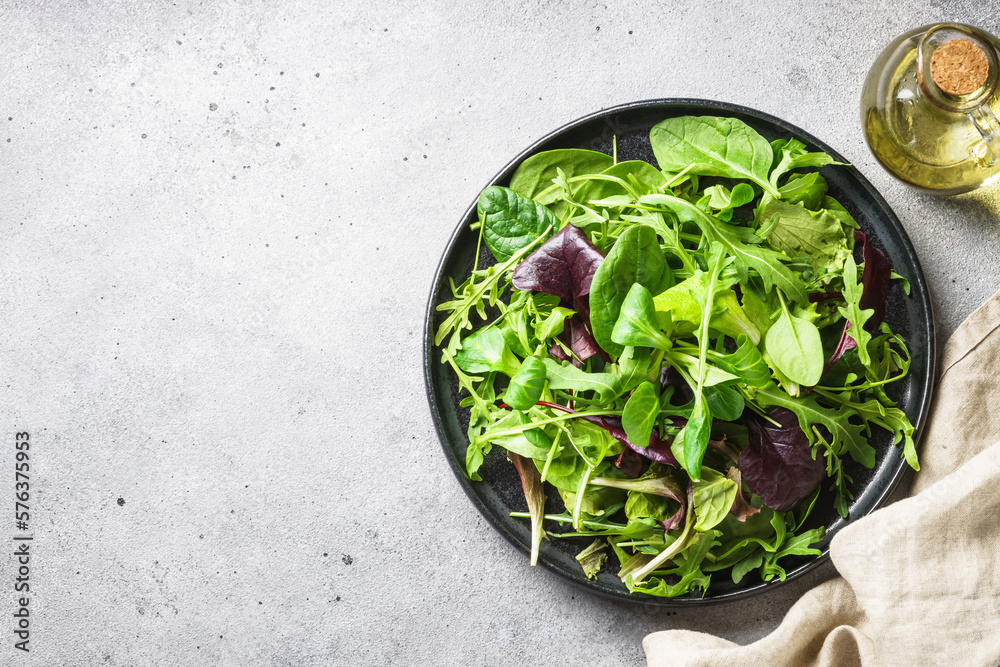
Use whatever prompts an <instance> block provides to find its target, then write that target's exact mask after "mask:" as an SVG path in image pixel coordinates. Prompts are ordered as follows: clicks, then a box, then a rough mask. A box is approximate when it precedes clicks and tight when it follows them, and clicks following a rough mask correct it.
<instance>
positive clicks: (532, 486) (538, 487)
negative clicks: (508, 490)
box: [507, 452, 545, 567]
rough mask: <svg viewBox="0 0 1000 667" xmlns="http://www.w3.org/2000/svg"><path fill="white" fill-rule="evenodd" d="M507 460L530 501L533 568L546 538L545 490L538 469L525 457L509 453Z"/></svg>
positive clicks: (525, 496)
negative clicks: (511, 464)
mask: <svg viewBox="0 0 1000 667" xmlns="http://www.w3.org/2000/svg"><path fill="white" fill-rule="evenodd" d="M507 458H509V459H510V462H511V463H513V464H514V467H515V468H517V474H518V475H519V476H520V477H521V489H522V490H523V491H524V498H525V500H527V501H528V512H529V513H530V514H531V567H534V566H535V565H536V564H537V563H538V547H539V545H540V544H541V543H542V538H543V537H545V530H544V529H543V528H542V517H543V516H544V515H545V488H544V487H543V486H542V480H541V477H540V476H539V474H538V469H537V468H536V467H535V466H534V465H533V464H532V463H531V461H529V460H528V459H525V458H524V457H523V456H520V455H518V454H514V453H513V452H507Z"/></svg>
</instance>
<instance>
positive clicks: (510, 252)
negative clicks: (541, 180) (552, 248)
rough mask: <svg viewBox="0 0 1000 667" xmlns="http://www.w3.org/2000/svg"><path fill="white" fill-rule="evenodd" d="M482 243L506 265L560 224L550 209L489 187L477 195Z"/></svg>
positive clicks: (504, 190)
mask: <svg viewBox="0 0 1000 667" xmlns="http://www.w3.org/2000/svg"><path fill="white" fill-rule="evenodd" d="M477 210H478V212H479V219H480V220H481V221H482V224H483V240H484V241H485V242H486V247H487V248H489V249H490V252H492V253H493V256H494V257H496V258H497V261H498V262H505V261H507V260H508V259H510V258H511V257H513V256H514V255H515V254H516V253H517V251H518V250H521V249H522V248H524V247H525V246H528V245H529V244H531V243H532V242H533V241H535V240H536V239H538V238H539V237H541V236H543V235H546V234H547V233H548V231H549V230H552V229H555V228H556V227H558V226H559V221H558V220H557V219H556V216H555V215H554V214H553V213H552V211H550V210H549V209H547V208H545V207H544V206H542V205H541V204H539V203H538V202H535V201H532V200H530V199H525V198H524V197H522V196H521V195H519V194H517V193H516V192H514V191H513V190H511V189H509V188H504V187H500V186H498V185H491V186H490V187H488V188H486V189H485V190H483V192H482V194H480V195H479V205H478V207H477Z"/></svg>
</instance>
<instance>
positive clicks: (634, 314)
mask: <svg viewBox="0 0 1000 667" xmlns="http://www.w3.org/2000/svg"><path fill="white" fill-rule="evenodd" d="M611 340H613V341H614V342H615V343H617V344H619V345H623V346H639V347H651V348H655V349H657V350H669V349H670V347H671V343H670V339H669V338H667V337H666V336H665V335H664V334H663V332H661V331H660V328H659V325H658V322H657V317H656V311H655V310H654V308H653V297H652V296H650V294H649V290H647V289H646V288H645V287H643V286H642V285H640V284H639V283H635V284H634V285H632V289H630V290H629V291H628V294H627V295H626V296H625V300H624V301H623V302H622V305H621V308H620V310H619V315H618V321H617V322H615V326H614V328H613V329H612V330H611ZM623 349H624V348H623Z"/></svg>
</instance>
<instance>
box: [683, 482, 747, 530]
mask: <svg viewBox="0 0 1000 667" xmlns="http://www.w3.org/2000/svg"><path fill="white" fill-rule="evenodd" d="M693 488H694V514H695V516H696V517H697V521H696V523H695V525H694V528H695V530H700V531H702V532H704V531H706V530H709V529H711V528H714V527H715V526H717V525H719V523H720V522H721V521H722V520H723V519H725V518H726V515H728V514H729V509H730V508H731V507H732V506H733V501H735V500H736V491H737V490H738V489H737V486H736V482H734V481H733V480H731V479H729V478H728V477H726V476H725V475H723V474H722V473H719V472H716V471H715V470H712V469H711V468H705V469H703V470H702V479H701V480H700V481H695V482H693Z"/></svg>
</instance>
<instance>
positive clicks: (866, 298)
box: [824, 229, 892, 372]
mask: <svg viewBox="0 0 1000 667" xmlns="http://www.w3.org/2000/svg"><path fill="white" fill-rule="evenodd" d="M854 242H855V243H860V244H861V258H862V261H864V263H865V264H864V268H862V269H861V287H862V289H863V291H862V293H861V301H860V307H861V309H862V310H868V309H871V310H874V311H875V312H874V313H873V314H872V316H871V317H869V318H868V321H867V322H865V326H864V328H865V329H867V330H868V331H875V330H876V329H878V327H879V325H880V324H882V320H884V319H885V302H886V299H887V298H888V296H889V280H890V277H891V275H892V263H890V262H889V258H888V257H886V256H885V254H883V253H882V251H881V250H879V249H878V248H876V247H875V246H873V245H872V244H870V243H868V237H867V236H865V234H864V232H861V231H859V230H857V229H856V230H854ZM850 328H851V323H850V322H844V330H843V331H841V332H840V342H839V343H837V349H836V350H834V351H833V354H832V355H830V360H829V361H827V362H826V369H829V368H830V366H833V365H834V364H835V363H837V360H838V359H840V358H841V357H842V356H844V353H845V352H847V351H848V350H850V349H853V348H855V347H857V345H858V344H857V342H856V341H855V340H854V339H853V338H851V336H850V334H848V333H847V330H848V329H850ZM824 372H825V370H824Z"/></svg>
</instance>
